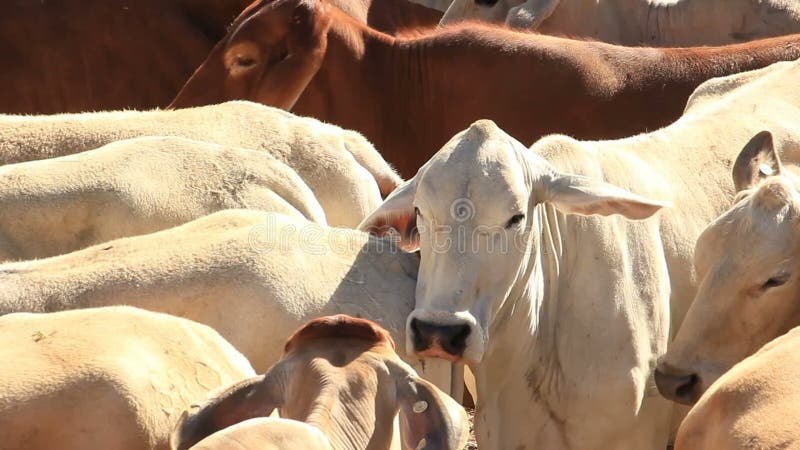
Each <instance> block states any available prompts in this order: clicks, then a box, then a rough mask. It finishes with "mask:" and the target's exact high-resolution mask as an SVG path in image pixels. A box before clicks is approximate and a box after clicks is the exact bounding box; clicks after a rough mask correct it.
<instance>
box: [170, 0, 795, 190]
mask: <svg viewBox="0 0 800 450" xmlns="http://www.w3.org/2000/svg"><path fill="white" fill-rule="evenodd" d="M289 1H290V2H291V1H295V2H296V1H297V0H289ZM304 5H311V6H310V7H309V6H307V7H300V9H299V11H305V12H304V13H303V14H306V15H307V17H306V19H307V20H308V21H309V23H313V24H316V25H315V26H314V27H305V28H303V27H295V28H294V30H293V31H290V32H289V33H295V35H290V36H287V37H286V38H284V39H293V40H295V41H298V40H304V41H303V42H305V45H306V47H304V49H303V50H299V51H298V52H308V54H301V53H298V54H297V55H296V56H297V58H288V59H287V60H285V61H286V64H284V61H278V62H277V63H273V62H264V63H263V64H271V65H270V67H265V66H264V68H262V66H261V65H258V66H257V67H258V68H259V69H260V70H263V71H264V72H258V73H257V75H259V77H260V78H259V81H253V79H252V78H248V80H249V81H248V82H254V83H260V86H259V87H260V89H254V88H250V89H248V90H247V91H245V90H242V89H234V88H233V87H235V86H237V83H242V82H241V81H239V80H242V79H243V78H238V79H237V78H236V77H235V76H231V75H229V73H228V72H227V70H228V69H227V68H226V66H225V65H224V64H222V63H221V61H222V60H223V58H224V57H225V55H226V53H227V52H228V49H233V48H234V46H235V45H240V44H243V42H242V41H245V40H247V39H248V38H247V37H246V35H247V34H248V33H244V32H241V30H242V29H244V28H246V27H252V28H253V29H251V30H250V33H249V34H250V35H256V34H257V33H258V32H259V31H260V30H259V29H258V27H259V26H262V27H263V26H264V25H263V24H267V23H270V24H272V25H271V27H272V29H274V27H275V26H276V25H275V24H274V23H273V22H274V21H276V20H281V19H278V18H277V15H275V13H276V11H277V8H271V7H269V6H267V7H265V8H264V14H262V18H261V19H260V20H261V22H258V21H249V22H245V21H243V20H241V19H238V20H237V22H236V23H235V24H234V25H233V26H232V32H233V31H235V30H238V31H239V33H237V36H235V37H234V39H232V40H231V41H223V42H221V43H219V44H218V45H217V47H216V48H215V49H214V51H212V53H211V54H210V55H209V58H208V59H207V60H206V62H205V63H204V64H203V66H201V67H200V68H199V69H198V70H197V72H196V74H195V76H193V78H192V79H190V80H189V82H187V84H186V85H185V86H184V88H183V89H182V91H181V93H180V94H179V95H178V97H177V98H176V99H175V101H174V102H173V104H172V106H173V107H182V106H193V105H200V104H207V103H215V102H219V101H223V100H227V99H232V98H241V97H242V96H244V98H246V99H248V100H254V101H262V102H265V103H267V104H270V102H271V101H273V100H272V99H276V98H277V99H278V100H285V99H286V98H289V99H293V98H297V101H296V102H295V103H294V107H293V108H292V111H293V112H295V113H297V114H300V115H306V116H312V117H315V118H317V119H320V120H323V121H327V122H331V123H335V124H337V125H339V126H342V127H344V128H350V129H354V130H358V131H360V132H361V133H363V134H364V135H365V136H366V137H367V138H368V139H370V140H371V141H372V142H373V143H374V144H375V146H376V147H377V148H378V149H380V150H381V152H382V153H383V154H384V157H385V158H386V159H387V160H388V161H389V162H391V163H392V164H394V165H395V166H396V167H397V168H398V170H399V171H400V172H401V175H403V176H405V177H409V176H411V175H413V174H414V173H415V172H416V170H417V168H419V166H420V165H421V164H422V163H424V162H425V161H426V160H427V159H428V157H429V156H430V155H432V154H433V153H434V152H435V151H436V150H437V149H438V148H439V147H441V146H442V145H443V144H444V143H445V142H446V141H447V140H448V139H449V138H450V137H451V136H452V135H453V134H455V133H456V132H458V131H459V130H461V129H463V128H464V127H466V126H467V125H469V124H470V123H472V122H474V121H475V120H478V119H482V118H488V119H492V120H494V121H495V122H497V124H498V125H499V126H501V127H503V128H504V129H505V130H507V131H508V132H509V134H511V135H512V136H515V137H516V138H518V139H520V140H521V141H522V142H523V143H525V144H530V143H532V142H533V141H534V140H536V139H538V138H539V137H541V136H543V135H546V134H550V133H564V134H569V135H572V136H574V137H577V138H581V139H611V138H620V137H626V136H630V135H632V134H636V133H639V132H644V131H651V130H654V129H656V128H659V127H662V126H664V125H667V124H669V123H671V122H672V121H674V120H675V119H677V118H678V117H679V116H680V115H681V113H682V111H683V109H684V106H685V104H686V100H687V99H688V97H689V95H690V94H691V93H692V91H693V90H694V89H695V88H696V87H697V86H698V85H699V84H700V83H702V82H703V81H705V80H707V79H709V78H713V77H717V76H723V75H729V74H733V73H738V72H742V71H746V70H752V69H756V68H760V67H764V66H766V65H769V64H771V63H773V62H776V61H781V60H788V59H796V58H798V57H800V45H799V44H800V35H795V36H790V37H782V38H772V39H765V40H761V41H754V42H751V43H747V44H740V45H733V46H727V47H708V48H688V49H653V48H641V47H621V46H614V45H609V44H604V43H600V42H591V41H579V40H571V39H564V38H557V37H551V36H544V35H537V34H528V33H519V32H513V31H510V30H506V29H503V28H498V27H490V26H486V25H480V24H475V23H472V24H465V25H463V26H458V27H453V28H446V29H443V30H435V31H431V32H429V33H428V34H427V35H423V36H418V37H414V38H392V37H391V36H388V35H385V34H382V33H379V32H376V31H375V30H372V29H369V28H367V27H365V26H363V25H361V24H359V23H357V22H355V21H354V20H352V19H351V18H350V17H349V16H347V15H345V14H343V13H342V12H341V11H338V10H336V9H335V8H333V7H328V8H322V7H320V5H321V3H319V2H313V1H312V2H306V3H304ZM314 5H316V7H314ZM303 8H305V9H303ZM271 14H272V16H270V15H271ZM267 17H271V18H272V19H269V20H268V19H267ZM328 21H330V26H329V28H325V27H327V26H328V25H326V23H327V22H328ZM309 30H314V31H313V32H312V31H309ZM320 30H322V31H320ZM304 33H317V35H309V34H304ZM278 38H280V36H278ZM250 43H251V44H252V43H253V42H250ZM254 44H255V45H256V46H257V47H258V48H259V49H260V51H261V52H264V53H265V54H268V53H269V51H270V50H271V49H270V48H263V47H264V46H265V45H267V44H264V43H263V42H262V43H254ZM314 45H316V47H315V46H314ZM231 51H233V50H231ZM299 60H307V64H305V65H298V67H295V68H291V67H288V64H290V63H294V64H297V61H299ZM240 70H241V71H244V70H251V69H250V68H245V69H240ZM240 73H241V72H240ZM252 73H254V74H256V72H255V71H253V72H252ZM263 74H266V75H265V76H261V75H263ZM302 77H306V79H310V81H309V82H308V84H307V85H306V84H305V83H299V82H298V80H299V79H300V78H302ZM309 77H310V78H309ZM264 86H268V87H267V88H265V87H264ZM275 86H279V88H275ZM293 89H300V91H293ZM290 92H295V94H296V95H297V97H294V96H292V95H290V94H289V93H290ZM275 93H280V94H281V95H280V98H278V97H276V96H275ZM270 96H271V97H270ZM288 103H292V102H288Z"/></svg>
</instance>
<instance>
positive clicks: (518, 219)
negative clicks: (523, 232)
mask: <svg viewBox="0 0 800 450" xmlns="http://www.w3.org/2000/svg"><path fill="white" fill-rule="evenodd" d="M523 220H525V214H514V215H513V216H511V218H510V219H508V223H507V224H506V228H511V227H513V226H515V225H518V224H519V223H520V222H522V221H523Z"/></svg>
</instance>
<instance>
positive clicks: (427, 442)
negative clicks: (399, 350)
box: [397, 374, 469, 450]
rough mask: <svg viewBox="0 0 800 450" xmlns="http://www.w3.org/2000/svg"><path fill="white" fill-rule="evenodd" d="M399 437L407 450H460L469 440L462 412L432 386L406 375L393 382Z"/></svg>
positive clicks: (446, 396)
mask: <svg viewBox="0 0 800 450" xmlns="http://www.w3.org/2000/svg"><path fill="white" fill-rule="evenodd" d="M397 406H398V407H399V410H400V435H401V438H402V442H403V445H404V446H405V448H409V449H425V450H461V449H463V448H464V446H465V445H466V444H467V439H468V437H469V420H468V418H467V413H466V412H465V411H464V408H462V407H461V405H459V404H458V403H456V401H455V400H453V399H452V398H450V396H448V395H447V394H445V393H444V392H442V391H440V390H439V389H438V388H437V387H436V386H434V385H433V384H431V383H429V382H428V381H425V380H423V379H421V378H417V377H416V376H412V375H411V374H408V375H406V376H403V377H401V378H400V380H398V382H397Z"/></svg>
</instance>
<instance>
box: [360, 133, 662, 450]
mask: <svg viewBox="0 0 800 450" xmlns="http://www.w3.org/2000/svg"><path fill="white" fill-rule="evenodd" d="M454 180H458V181H456V182H454ZM661 206H662V204H661V203H658V202H655V201H651V200H647V199H645V198H643V197H640V196H637V195H635V194H632V193H630V192H628V191H625V190H623V189H621V188H618V187H615V186H612V185H610V184H606V183H604V182H602V181H599V180H594V179H592V178H587V177H581V176H577V175H573V174H571V173H569V172H561V171H559V170H558V169H557V168H555V167H554V166H553V165H551V164H550V163H548V162H547V161H546V160H544V159H543V158H541V157H539V156H538V155H536V154H535V153H533V152H530V151H528V150H527V149H526V148H525V147H523V146H522V144H520V143H519V142H517V141H516V140H515V139H514V138H512V137H511V136H508V135H507V134H505V133H504V132H503V131H502V130H500V129H499V128H497V127H496V126H495V125H494V123H493V122H490V121H479V122H476V123H475V124H473V125H472V126H471V127H470V128H469V129H468V130H466V131H464V132H462V133H460V134H458V135H456V136H455V137H454V138H453V139H452V140H451V141H450V142H448V143H447V144H446V145H445V146H444V147H443V148H442V149H441V150H440V151H439V152H438V153H437V154H436V155H434V157H433V158H432V159H431V161H429V162H428V163H427V164H426V165H424V166H423V167H422V168H421V169H420V171H419V172H418V173H417V175H416V176H415V177H414V178H413V179H412V180H411V181H409V182H408V183H407V184H405V185H403V186H402V187H401V188H399V189H398V190H397V191H395V193H393V194H392V195H391V196H390V197H389V198H388V199H387V201H386V203H385V204H384V206H382V207H381V208H380V209H379V211H377V212H376V213H375V214H374V215H373V216H372V218H373V219H375V220H374V221H373V220H370V219H367V220H368V223H367V224H365V227H367V228H372V226H373V225H375V224H385V223H388V224H390V225H399V224H401V223H412V224H413V222H414V217H416V225H417V227H419V228H418V229H419V234H418V235H417V234H415V233H414V232H413V231H411V230H409V229H408V228H405V227H397V229H398V230H399V231H400V233H401V234H400V236H401V237H402V239H403V241H402V242H403V244H404V245H405V246H406V248H412V249H413V248H417V247H419V249H420V251H421V264H420V272H419V278H418V282H417V292H416V309H415V310H414V311H413V312H412V313H411V315H410V316H409V319H408V331H407V340H408V341H407V351H414V352H416V353H417V354H419V355H424V356H433V357H441V358H444V359H448V360H451V361H462V360H463V361H465V362H467V363H468V364H469V367H470V369H471V370H472V372H473V373H474V374H475V380H476V383H477V391H478V402H477V405H476V408H477V409H476V416H475V421H476V422H475V426H476V436H477V438H478V446H479V447H482V448H489V449H506V448H519V447H526V446H530V447H532V448H533V447H535V448H547V449H577V448H580V449H593V448H597V449H600V448H603V449H615V448H620V449H621V448H639V449H644V448H653V449H655V448H659V447H660V448H663V447H664V445H665V444H666V441H667V432H668V423H669V410H668V408H666V406H667V404H666V402H664V401H663V400H662V399H659V398H658V396H654V395H652V391H654V389H651V387H652V383H650V372H651V367H652V365H653V364H654V361H655V359H656V358H657V357H658V355H660V354H661V353H662V352H663V351H664V350H666V344H667V337H668V332H669V304H668V303H669V286H668V283H667V270H666V266H665V264H664V258H663V255H662V254H661V251H660V241H659V240H658V222H657V221H646V222H642V221H630V220H627V219H626V218H624V217H615V218H608V219H605V218H597V217H584V216H577V215H573V214H566V213H575V214H602V215H610V214H623V215H625V216H626V217H627V218H630V219H644V218H646V217H649V216H650V215H652V214H654V213H655V212H656V211H657V210H658V209H659V208H660V207H661ZM394 218H402V219H403V220H399V221H394V220H393V219H394ZM409 219H410V221H409ZM630 242H635V243H636V245H631V244H630ZM612 349H613V350H612ZM590 380H591V381H590ZM599 410H602V413H601V414H599V413H598V412H599Z"/></svg>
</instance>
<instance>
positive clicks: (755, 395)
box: [675, 297, 800, 450]
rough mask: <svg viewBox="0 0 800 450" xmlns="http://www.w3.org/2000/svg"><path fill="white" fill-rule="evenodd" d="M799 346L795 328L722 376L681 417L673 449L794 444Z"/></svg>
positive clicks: (799, 403) (738, 449)
mask: <svg viewBox="0 0 800 450" xmlns="http://www.w3.org/2000/svg"><path fill="white" fill-rule="evenodd" d="M795 298H797V297H795ZM798 349H800V329H797V328H795V329H793V330H792V331H790V332H789V333H787V334H786V335H783V336H781V337H779V338H777V339H775V340H774V341H772V342H770V343H768V344H767V345H765V346H764V347H763V348H762V349H761V350H759V351H758V352H756V354H754V355H752V356H749V357H748V358H746V359H745V360H744V361H742V362H740V363H738V364H736V365H735V366H733V368H732V369H731V370H730V371H728V372H727V373H725V374H724V375H722V377H720V378H719V380H717V381H716V382H714V384H712V385H711V387H710V388H709V389H708V391H706V393H705V394H703V396H702V397H700V400H699V401H698V402H697V405H696V406H695V407H694V408H692V410H691V411H690V412H689V415H688V416H686V420H684V422H683V424H682V425H681V428H680V430H679V431H678V439H677V441H676V443H675V450H708V449H714V450H745V449H796V448H798V442H800V427H798V426H797V424H798V423H800V383H798V382H797V380H798V379H800V352H799V351H798Z"/></svg>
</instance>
